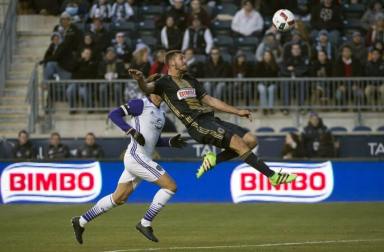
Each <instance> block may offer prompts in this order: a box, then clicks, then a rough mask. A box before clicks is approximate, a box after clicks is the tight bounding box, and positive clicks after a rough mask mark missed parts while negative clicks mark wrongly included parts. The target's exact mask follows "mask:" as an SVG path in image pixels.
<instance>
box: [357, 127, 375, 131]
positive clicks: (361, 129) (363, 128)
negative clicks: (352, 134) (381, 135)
mask: <svg viewBox="0 0 384 252" xmlns="http://www.w3.org/2000/svg"><path fill="white" fill-rule="evenodd" d="M353 131H372V129H371V127H368V126H356V127H354V128H353Z"/></svg>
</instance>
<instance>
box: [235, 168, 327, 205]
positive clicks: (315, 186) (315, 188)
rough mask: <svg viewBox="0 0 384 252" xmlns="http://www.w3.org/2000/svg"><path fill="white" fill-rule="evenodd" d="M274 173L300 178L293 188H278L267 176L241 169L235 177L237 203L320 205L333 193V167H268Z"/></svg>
mask: <svg viewBox="0 0 384 252" xmlns="http://www.w3.org/2000/svg"><path fill="white" fill-rule="evenodd" d="M267 164H268V165H269V167H270V168H271V169H272V170H274V171H280V169H282V170H283V172H289V173H295V174H297V179H296V180H295V181H293V182H292V183H289V184H282V185H278V186H276V187H274V186H272V185H271V184H270V183H269V180H268V178H267V177H266V176H264V175H262V174H261V173H259V172H258V171H257V170H255V169H254V168H252V167H250V166H249V165H247V164H242V165H239V166H237V167H236V168H235V169H234V170H233V172H232V175H231V194H232V200H233V202H235V203H240V202H247V201H276V202H308V203H309V202H320V201H323V200H325V199H326V198H328V197H329V196H330V195H331V194H332V191H333V181H334V180H333V171H332V163H331V162H324V163H317V164H305V163H276V162H269V163H267Z"/></svg>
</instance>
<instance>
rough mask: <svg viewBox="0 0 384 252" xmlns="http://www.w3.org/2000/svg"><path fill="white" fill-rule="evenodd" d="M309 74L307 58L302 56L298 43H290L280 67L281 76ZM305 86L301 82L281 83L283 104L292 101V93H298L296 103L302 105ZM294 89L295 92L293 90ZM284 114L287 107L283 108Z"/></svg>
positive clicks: (304, 96) (293, 76)
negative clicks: (287, 52)
mask: <svg viewBox="0 0 384 252" xmlns="http://www.w3.org/2000/svg"><path fill="white" fill-rule="evenodd" d="M308 74H309V63H308V60H307V59H306V58H305V57H303V56H302V52H301V47H300V45H299V44H292V46H291V55H288V56H286V57H284V59H283V63H282V64H281V67H280V75H281V76H282V77H291V78H295V77H305V76H307V75H308ZM305 88H306V86H305V84H304V83H303V82H292V83H283V90H282V91H283V93H282V94H283V104H284V105H285V106H288V105H289V104H290V101H292V96H293V94H298V97H296V98H297V99H298V103H299V105H303V104H304V101H305V98H306V91H307V90H306V89H305ZM295 90H296V92H295ZM283 113H284V114H288V110H287V109H283Z"/></svg>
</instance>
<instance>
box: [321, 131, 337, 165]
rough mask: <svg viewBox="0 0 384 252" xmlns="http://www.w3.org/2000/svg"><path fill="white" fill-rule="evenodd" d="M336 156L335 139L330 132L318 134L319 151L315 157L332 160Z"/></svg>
mask: <svg viewBox="0 0 384 252" xmlns="http://www.w3.org/2000/svg"><path fill="white" fill-rule="evenodd" d="M336 156H337V151H336V143H335V139H334V137H333V136H332V133H331V132H330V131H326V132H324V133H322V134H320V139H319V149H318V151H317V155H316V157H319V158H334V157H336Z"/></svg>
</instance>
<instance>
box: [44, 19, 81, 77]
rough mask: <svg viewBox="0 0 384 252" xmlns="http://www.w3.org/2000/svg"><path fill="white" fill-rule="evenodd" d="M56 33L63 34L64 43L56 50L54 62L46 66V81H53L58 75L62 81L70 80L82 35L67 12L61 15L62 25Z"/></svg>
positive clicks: (57, 27)
mask: <svg viewBox="0 0 384 252" xmlns="http://www.w3.org/2000/svg"><path fill="white" fill-rule="evenodd" d="M54 31H55V32H59V33H60V34H63V35H64V37H63V41H62V43H60V44H59V45H58V48H57V49H56V50H55V53H54V55H53V56H52V58H51V59H52V60H51V61H49V62H48V63H47V64H46V65H45V69H44V70H45V71H44V80H52V79H54V75H58V77H59V78H60V79H62V80H68V79H71V76H72V73H71V72H72V70H73V62H74V60H75V55H76V51H77V48H78V46H79V42H80V39H81V36H80V35H81V34H80V31H79V30H78V29H77V27H76V26H75V25H74V24H72V23H71V17H70V16H69V14H68V13H66V12H64V13H62V14H61V16H60V25H58V26H56V27H55V28H54ZM63 35H62V36H63Z"/></svg>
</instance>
